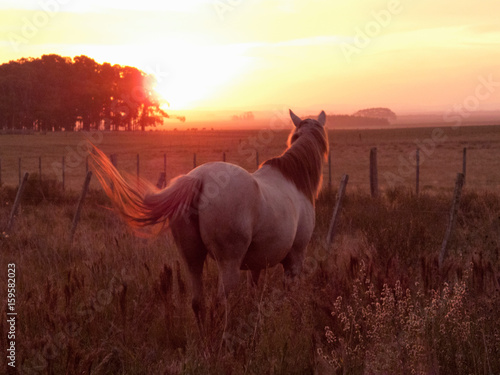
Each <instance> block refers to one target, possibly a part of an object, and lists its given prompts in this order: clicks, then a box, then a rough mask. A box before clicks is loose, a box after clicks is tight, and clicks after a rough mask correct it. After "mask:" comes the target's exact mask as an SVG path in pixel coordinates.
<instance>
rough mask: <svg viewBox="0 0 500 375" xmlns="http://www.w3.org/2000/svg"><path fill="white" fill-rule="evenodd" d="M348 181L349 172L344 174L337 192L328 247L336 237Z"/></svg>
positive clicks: (327, 237) (328, 236)
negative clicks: (336, 228)
mask: <svg viewBox="0 0 500 375" xmlns="http://www.w3.org/2000/svg"><path fill="white" fill-rule="evenodd" d="M348 181H349V175H347V174H345V175H343V176H342V180H340V186H339V191H338V193H337V202H336V203H335V208H334V210H333V215H332V220H331V221H330V227H329V228H328V235H327V236H326V243H327V245H328V247H330V246H331V245H332V243H333V239H334V237H335V227H336V226H337V222H338V218H339V215H340V210H341V209H342V200H343V199H344V194H345V189H346V186H347V182H348Z"/></svg>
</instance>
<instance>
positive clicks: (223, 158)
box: [222, 151, 226, 163]
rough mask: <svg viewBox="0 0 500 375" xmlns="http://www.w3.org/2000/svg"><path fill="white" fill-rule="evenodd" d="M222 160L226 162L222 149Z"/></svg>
mask: <svg viewBox="0 0 500 375" xmlns="http://www.w3.org/2000/svg"><path fill="white" fill-rule="evenodd" d="M222 161H223V162H224V163H225V162H226V153H225V152H224V151H223V152H222Z"/></svg>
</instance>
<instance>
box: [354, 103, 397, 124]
mask: <svg viewBox="0 0 500 375" xmlns="http://www.w3.org/2000/svg"><path fill="white" fill-rule="evenodd" d="M353 116H358V117H369V118H381V119H386V120H387V121H389V122H391V121H395V120H396V114H395V113H394V112H393V111H391V110H390V109H389V108H380V107H378V108H367V109H362V110H360V111H358V112H356V113H355V114H354V115H353Z"/></svg>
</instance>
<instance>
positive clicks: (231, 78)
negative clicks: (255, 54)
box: [153, 44, 249, 110]
mask: <svg viewBox="0 0 500 375" xmlns="http://www.w3.org/2000/svg"><path fill="white" fill-rule="evenodd" d="M239 50H241V48H238V47H235V46H224V47H220V46H218V47H215V46H210V47H208V46H194V45H189V44H183V45H178V47H177V48H175V51H176V53H175V54H174V55H173V56H172V58H171V59H169V61H168V62H167V61H166V62H165V65H166V68H165V70H164V71H160V72H153V74H155V75H156V79H157V85H156V88H155V90H156V92H158V94H160V96H161V97H162V98H163V99H164V100H165V101H166V102H167V103H168V107H167V108H168V109H171V110H172V109H173V110H186V109H194V108H199V107H205V106H207V105H208V102H212V101H213V99H214V98H216V97H217V96H218V95H219V93H220V91H221V90H222V89H227V87H228V86H231V84H232V83H234V82H236V81H238V76H242V75H244V73H245V70H246V69H247V68H248V62H249V60H248V58H247V57H245V56H243V55H242V54H241V53H240V52H241V51H239Z"/></svg>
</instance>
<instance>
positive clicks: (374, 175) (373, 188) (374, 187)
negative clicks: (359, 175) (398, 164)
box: [370, 147, 378, 198]
mask: <svg viewBox="0 0 500 375" xmlns="http://www.w3.org/2000/svg"><path fill="white" fill-rule="evenodd" d="M370 192H371V195H372V197H373V198H376V197H378V170H377V148H376V147H374V148H372V149H371V150H370Z"/></svg>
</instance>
